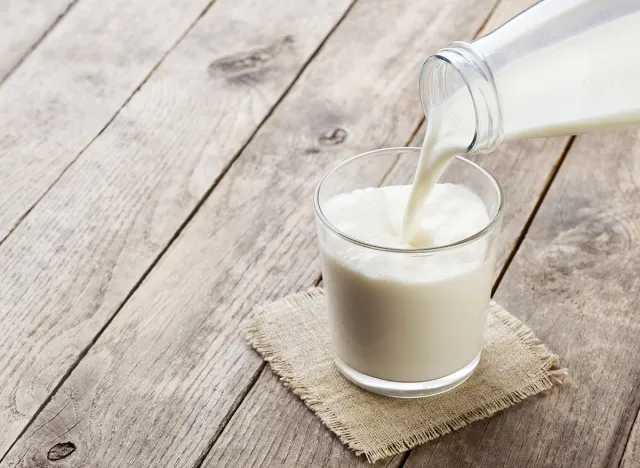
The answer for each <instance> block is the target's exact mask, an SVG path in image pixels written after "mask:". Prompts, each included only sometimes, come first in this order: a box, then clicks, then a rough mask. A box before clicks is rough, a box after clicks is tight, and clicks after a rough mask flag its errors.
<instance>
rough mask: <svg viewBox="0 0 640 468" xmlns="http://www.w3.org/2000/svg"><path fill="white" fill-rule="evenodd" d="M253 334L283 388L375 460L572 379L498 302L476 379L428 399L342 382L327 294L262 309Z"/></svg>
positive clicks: (252, 324) (254, 343) (311, 294)
mask: <svg viewBox="0 0 640 468" xmlns="http://www.w3.org/2000/svg"><path fill="white" fill-rule="evenodd" d="M246 334H247V338H248V340H249V341H250V343H251V345H252V346H253V347H254V348H255V349H256V350H257V351H258V352H259V353H260V354H262V356H263V357H264V359H265V360H267V361H268V362H269V363H270V364H271V367H272V369H273V370H274V371H275V372H276V373H278V374H279V375H280V376H281V377H282V380H283V381H284V384H285V385H286V386H288V387H289V388H291V390H292V391H293V392H294V393H295V394H296V395H298V396H300V397H301V398H302V399H303V400H304V402H305V403H306V404H307V406H308V407H309V408H311V410H313V411H314V412H315V413H316V414H317V415H318V417H319V418H320V419H321V420H322V422H323V423H324V424H325V425H326V426H327V427H328V428H329V429H331V430H332V431H333V432H334V433H335V434H336V435H337V436H338V437H339V438H340V440H341V441H342V442H343V443H345V444H346V445H347V446H348V447H349V448H351V449H353V450H354V451H355V452H356V454H358V455H361V454H364V455H366V457H367V459H368V460H369V461H370V462H374V461H376V460H379V459H380V458H384V457H388V456H391V455H395V454H398V453H401V452H404V451H406V450H408V449H410V448H412V447H414V446H416V445H419V444H423V443H425V442H427V441H428V440H431V439H435V438H437V437H439V436H441V435H444V434H447V433H448V432H451V431H454V430H456V429H460V428H461V427H464V426H466V425H467V424H469V423H471V422H473V421H477V420H479V419H484V418H487V417H489V416H491V415H492V414H494V413H496V412H497V411H500V410H502V409H505V408H507V407H509V406H511V405H513V404H515V403H518V402H520V401H522V400H523V399H525V398H527V397H529V396H531V395H535V394H536V393H539V392H543V391H545V390H549V389H551V387H553V385H554V384H556V383H560V382H561V380H562V378H563V377H564V376H565V375H566V370H564V369H561V370H552V367H553V366H555V365H556V364H557V362H558V357H557V356H555V355H554V354H553V353H551V351H549V349H547V347H546V346H545V345H544V344H542V343H541V342H540V341H539V340H538V339H537V338H536V337H535V336H534V334H533V332H532V331H531V330H529V329H528V328H527V327H526V326H525V325H524V324H523V323H522V322H520V321H519V320H518V319H517V318H515V317H514V316H512V315H511V314H509V313H508V312H507V311H506V310H504V309H503V308H502V307H500V306H499V305H498V304H496V303H494V302H492V303H491V304H490V306H489V318H488V326H487V331H486V334H485V346H484V349H483V352H482V358H481V360H480V364H479V365H478V368H477V369H476V371H475V372H474V374H473V375H472V376H471V377H470V378H469V380H468V381H467V382H465V383H464V384H462V385H461V386H460V387H458V388H456V389H454V390H452V391H450V392H448V393H444V394H441V395H437V396H433V397H429V398H422V399H414V400H400V399H394V398H388V397H384V396H379V395H375V394H373V393H369V392H366V391H364V390H361V389H360V388H358V387H356V386H355V385H353V384H351V383H350V382H349V381H348V380H346V379H345V378H344V377H342V375H341V374H340V373H339V372H338V370H337V369H336V367H335V366H334V364H333V360H332V357H331V345H330V339H329V333H328V323H327V317H326V310H325V297H324V294H323V292H322V289H311V290H308V291H306V292H303V293H299V294H295V295H292V296H289V297H286V298H284V299H281V300H279V301H276V302H273V303H271V304H266V305H263V306H258V307H256V308H255V309H254V314H253V317H252V318H251V320H250V322H249V323H248V325H247V327H246Z"/></svg>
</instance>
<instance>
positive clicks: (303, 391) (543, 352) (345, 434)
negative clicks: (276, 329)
mask: <svg viewBox="0 0 640 468" xmlns="http://www.w3.org/2000/svg"><path fill="white" fill-rule="evenodd" d="M320 297H324V293H323V291H322V289H319V288H310V289H308V290H306V291H303V292H301V293H298V294H293V295H291V296H288V297H286V298H284V299H281V300H279V301H278V302H282V303H283V304H287V305H291V306H296V305H300V303H301V302H302V301H303V300H304V299H316V298H320ZM493 304H494V303H493V302H492V303H491V305H490V311H491V313H492V315H493V317H494V319H495V320H497V321H498V322H499V323H501V324H502V325H504V326H506V327H507V328H509V329H510V330H511V331H513V332H514V333H515V335H516V337H517V339H518V340H519V341H520V342H521V343H522V344H523V345H524V346H525V347H526V348H527V349H529V350H530V351H531V352H532V353H533V354H534V356H535V357H536V358H537V359H538V360H539V361H540V366H541V369H540V370H541V371H542V375H541V377H540V379H539V380H538V381H536V382H533V383H531V384H529V385H527V386H525V387H524V388H521V389H519V390H516V391H513V392H510V393H507V394H505V395H503V396H502V397H500V398H499V399H496V400H493V401H488V402H487V403H485V404H484V405H483V406H482V407H480V408H476V409H474V410H472V411H468V412H466V413H463V414H461V415H459V416H458V417H456V418H454V419H452V420H451V421H447V422H445V423H442V424H439V425H437V426H434V427H432V428H429V430H423V431H421V432H419V433H418V434H412V435H409V436H407V437H406V438H405V439H403V440H402V441H401V442H396V443H393V444H389V445H387V446H384V447H380V448H378V449H375V450H362V449H361V448H360V447H358V441H357V440H356V438H355V437H354V436H353V434H352V433H351V431H350V429H349V428H348V427H346V426H345V425H344V424H343V423H342V422H341V421H340V420H339V418H338V415H337V414H336V413H335V412H334V411H333V409H332V408H331V407H330V406H328V405H326V404H324V403H323V402H322V401H319V400H317V399H314V397H313V395H312V392H311V391H310V390H309V388H308V387H307V386H306V384H305V382H304V381H302V380H301V379H299V378H297V377H296V376H295V375H294V372H293V369H292V367H291V365H290V364H289V363H288V362H287V361H286V360H285V359H282V358H280V357H279V356H278V355H277V350H276V349H275V348H274V347H273V345H272V344H271V343H270V342H269V340H268V337H267V336H265V334H264V333H263V332H262V330H261V329H260V326H259V323H260V320H261V319H265V318H268V317H267V315H266V312H267V311H266V309H265V308H263V307H261V306H257V307H255V308H254V309H253V316H252V317H251V318H250V319H249V321H248V322H247V323H246V324H245V326H244V332H245V338H246V339H247V341H248V342H249V343H250V344H251V346H252V347H253V348H254V349H255V350H256V351H258V353H260V354H261V355H262V357H263V358H264V360H265V361H267V362H268V363H269V365H270V366H271V368H272V369H273V371H274V372H275V373H276V374H277V375H278V376H279V377H280V380H281V381H282V382H283V384H284V385H285V387H287V388H289V389H291V391H292V392H293V393H294V394H295V395H297V396H299V397H300V398H301V399H302V400H303V401H304V402H305V404H306V405H307V406H308V407H309V408H310V409H311V410H312V411H313V412H314V413H315V414H316V416H318V417H319V418H320V420H321V421H322V423H323V424H324V425H325V426H327V427H328V428H329V429H330V430H331V431H333V432H334V433H335V434H336V435H337V436H338V438H339V439H340V441H342V443H344V444H345V445H347V447H349V448H350V449H351V450H353V451H354V452H355V453H356V455H365V456H366V457H367V461H368V462H369V463H375V462H376V461H378V460H380V459H382V458H386V457H391V456H394V455H397V454H399V453H403V452H405V451H407V450H410V449H412V448H414V447H416V446H418V445H421V444H424V443H426V442H428V441H430V440H433V439H436V438H438V437H441V436H443V435H445V434H448V433H450V432H452V431H456V430H458V429H461V428H463V427H465V426H467V425H468V424H471V423H472V422H475V421H479V420H481V419H486V418H488V417H490V416H492V415H493V414H495V413H497V412H498V411H502V410H504V409H506V408H509V407H510V406H513V405H515V404H517V403H520V402H521V401H523V400H524V399H526V398H528V397H530V396H533V395H536V394H538V393H541V392H545V391H549V390H551V388H552V387H553V386H554V385H556V384H561V383H563V382H564V380H565V379H566V377H567V369H554V367H556V366H557V365H558V363H559V357H558V356H557V355H556V354H554V353H552V352H551V351H550V350H549V349H548V348H547V347H546V346H545V344H544V343H542V342H541V341H540V340H539V339H538V338H537V337H536V336H535V334H534V333H533V331H531V330H530V329H529V328H527V327H526V325H524V324H523V323H522V322H521V321H520V320H518V319H517V318H516V317H514V316H513V315H511V314H509V313H508V312H506V311H505V310H504V309H502V308H494V307H493Z"/></svg>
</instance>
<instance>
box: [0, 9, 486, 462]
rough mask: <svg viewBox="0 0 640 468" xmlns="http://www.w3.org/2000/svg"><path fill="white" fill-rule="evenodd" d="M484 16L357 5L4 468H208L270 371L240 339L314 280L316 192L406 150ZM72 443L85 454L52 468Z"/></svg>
mask: <svg viewBox="0 0 640 468" xmlns="http://www.w3.org/2000/svg"><path fill="white" fill-rule="evenodd" d="M487 6H488V3H487V2H484V1H483V2H477V1H471V0H462V1H460V2H456V3H455V4H454V3H452V2H444V1H442V2H420V3H416V2H413V1H410V0H405V1H398V2H385V3H379V2H376V1H374V0H364V1H361V2H358V3H357V4H356V5H355V7H354V8H353V10H352V11H351V12H350V14H349V15H348V16H347V18H346V19H345V21H344V22H343V23H342V24H341V25H340V27H339V28H338V29H337V30H336V32H335V34H334V35H333V36H332V37H331V38H330V39H329V40H328V42H327V43H326V44H325V46H324V47H323V49H322V50H321V52H320V53H319V54H318V56H317V57H316V59H315V60H314V61H313V62H312V64H311V65H310V67H309V68H308V69H307V70H306V71H305V72H304V73H303V74H302V76H301V78H300V80H299V81H298V82H297V83H296V85H295V86H294V87H293V88H292V89H291V91H290V92H289V94H288V96H287V97H286V98H285V99H284V100H283V101H282V103H281V104H280V106H278V108H277V109H276V110H275V112H274V113H273V114H272V116H271V118H270V119H269V120H268V121H267V123H266V124H265V125H264V126H263V127H262V128H261V130H260V131H259V132H258V133H257V134H256V136H255V137H254V139H253V141H252V142H251V143H250V144H249V145H248V146H247V148H246V149H245V150H244V151H243V154H242V155H241V156H240V158H239V159H238V160H237V161H236V163H234V164H233V166H231V168H230V169H229V171H228V173H227V174H226V175H225V176H224V178H222V180H221V181H220V183H219V185H218V187H217V188H216V189H215V190H214V191H213V193H212V194H211V196H210V197H209V198H208V199H207V200H206V202H205V203H204V204H203V205H202V207H201V208H200V210H199V211H198V213H197V215H196V216H195V217H194V219H193V220H192V221H191V223H189V225H188V226H187V227H186V228H185V230H184V231H183V232H182V234H181V235H180V237H179V238H178V239H177V241H176V243H174V245H173V246H172V247H171V248H170V249H169V250H168V252H167V254H166V255H164V256H163V257H162V259H161V260H160V262H159V263H158V265H157V266H156V267H155V268H154V269H153V271H152V272H151V273H150V274H149V275H148V276H147V278H146V279H145V281H144V283H143V284H142V285H141V287H140V288H139V289H138V290H137V291H136V293H135V294H133V296H132V297H131V298H130V299H129V301H128V302H127V303H126V304H125V306H124V307H123V308H122V310H121V311H120V312H119V314H118V315H117V316H116V317H115V319H114V320H113V322H112V323H111V324H110V325H109V327H108V328H107V329H106V331H105V332H104V334H102V336H101V337H100V338H99V339H98V341H97V342H96V344H95V345H94V346H93V347H92V348H91V350H90V351H89V352H88V354H87V355H86V357H85V358H84V359H83V360H82V361H81V362H80V364H79V365H78V367H77V368H76V369H75V370H74V371H73V372H72V373H71V375H70V376H69V378H68V379H67V380H66V382H65V383H64V384H63V385H62V387H61V388H60V389H59V390H58V391H57V392H56V394H55V395H54V396H53V398H52V400H51V402H50V403H49V404H47V405H46V407H45V408H44V410H43V411H42V413H41V414H40V415H39V416H38V418H37V419H36V421H35V422H34V424H33V425H32V426H31V428H30V429H29V430H28V431H27V433H26V434H25V436H24V437H23V438H22V439H21V440H20V441H19V442H18V443H17V444H16V445H15V447H14V448H13V450H12V451H11V453H10V454H9V455H8V456H7V458H6V459H5V461H4V462H3V465H2V466H33V465H38V466H58V467H64V466H68V467H71V466H74V467H75V466H79V465H80V466H98V465H99V466H102V467H105V466H114V467H121V466H131V465H135V466H157V465H158V464H159V463H160V461H162V465H163V466H193V465H194V464H197V463H198V462H199V461H201V457H202V456H204V454H206V452H207V450H208V448H209V444H210V443H211V441H212V440H213V439H214V438H215V437H216V436H217V433H218V432H219V427H220V426H221V424H223V423H224V422H225V420H226V419H227V417H228V416H227V415H228V414H229V412H230V411H231V410H233V409H234V408H235V407H237V405H238V404H239V402H240V400H241V399H242V398H243V397H244V394H245V392H246V389H247V387H248V385H249V384H250V383H251V382H252V381H253V380H254V379H255V378H256V376H257V372H258V371H259V369H260V368H261V360H260V359H259V358H258V357H257V356H256V355H255V354H254V353H253V352H252V351H251V350H250V349H248V348H247V346H246V345H245V343H244V341H243V339H242V337H241V335H240V333H239V325H240V323H241V322H242V321H243V319H244V317H245V316H246V313H247V312H248V310H249V309H250V307H251V306H252V305H253V304H255V303H257V302H262V301H265V300H268V299H273V298H276V297H279V296H282V295H283V294H286V293H289V292H291V291H294V290H297V289H300V288H304V287H306V286H308V285H309V284H310V283H311V281H312V280H313V278H314V277H315V276H316V275H317V272H318V271H319V269H318V264H317V262H316V255H317V251H316V245H315V232H314V224H313V214H312V208H311V193H312V190H313V186H314V183H315V182H316V181H317V179H318V178H319V177H320V175H321V174H322V173H323V172H325V171H326V170H327V168H328V167H329V166H331V165H333V164H335V163H336V162H337V161H341V160H343V159H345V157H346V156H348V155H352V154H355V153H357V152H361V151H363V150H366V149H370V148H375V147H381V146H389V145H397V144H402V143H404V139H405V138H406V135H408V134H410V133H411V131H412V130H413V129H414V128H415V127H416V126H417V124H418V123H419V120H420V116H421V114H422V111H421V109H420V106H419V104H418V96H417V93H416V91H415V80H416V76H417V72H418V70H419V66H420V63H421V61H422V59H423V58H424V57H425V56H426V55H427V54H428V53H429V52H430V51H431V50H428V49H427V47H428V45H429V44H431V43H432V42H433V41H432V39H433V38H436V37H437V38H439V42H442V41H445V40H450V39H453V38H454V37H455V36H459V35H461V34H465V35H469V34H473V32H474V26H475V28H477V27H478V24H477V23H478V21H479V20H478V18H477V12H478V11H479V10H486V9H487ZM214 8H215V7H214ZM436 17H437V18H438V19H437V20H434V21H432V22H428V23H427V24H428V26H427V27H425V21H424V18H436ZM389 18H396V19H397V21H398V24H402V25H403V27H402V28H389ZM474 23H475V24H474ZM302 24H304V23H302ZM372 50H376V53H375V54H373V53H371V51H372ZM373 97H375V99H374V98H373ZM380 175H381V174H380V168H378V167H371V168H370V170H369V171H364V173H363V174H360V176H361V177H362V178H363V180H367V179H370V180H372V181H377V180H379V178H380ZM372 183H374V182H372ZM65 443H73V444H74V446H75V447H76V449H75V450H74V451H73V452H72V454H71V455H70V456H68V457H67V458H64V459H62V460H59V461H56V462H55V465H53V464H52V463H53V462H51V461H49V460H48V459H47V454H48V452H49V451H50V450H52V448H53V447H60V446H59V444H65ZM323 450H324V448H323ZM57 451H58V449H56V453H57ZM318 456H321V455H318Z"/></svg>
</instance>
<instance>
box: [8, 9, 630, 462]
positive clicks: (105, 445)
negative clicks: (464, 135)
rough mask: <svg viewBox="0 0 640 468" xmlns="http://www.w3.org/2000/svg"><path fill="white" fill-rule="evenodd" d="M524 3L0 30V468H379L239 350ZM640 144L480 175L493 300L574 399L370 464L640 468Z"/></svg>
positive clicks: (275, 12)
mask: <svg viewBox="0 0 640 468" xmlns="http://www.w3.org/2000/svg"><path fill="white" fill-rule="evenodd" d="M530 3H531V0H517V1H509V2H507V1H503V2H499V0H455V1H448V0H431V1H418V2H416V1H414V0H411V1H410V0H393V1H388V2H379V1H376V0H330V1H326V0H304V1H299V2H289V1H284V0H268V1H257V0H237V1H236V0H215V1H210V0H174V1H169V0H157V1H155V2H150V0H126V1H125V0H117V1H111V2H103V1H98V0H75V1H74V0H52V1H47V2H44V1H42V0H40V1H35V0H31V1H30V0H11V1H10V2H9V3H8V6H7V5H6V4H3V5H0V39H2V41H0V110H1V112H0V265H2V269H1V270H0V325H1V328H2V333H1V334H0V420H1V421H2V423H1V424H0V460H1V461H0V467H2V468H4V467H14V466H21V467H50V468H54V467H69V468H70V467H78V466H83V467H89V466H90V467H93V466H95V467H123V466H134V467H158V466H176V467H182V466H189V467H200V466H205V467H208V468H213V467H222V466H224V467H239V466H264V467H272V466H292V467H293V466H319V467H325V466H326V467H336V468H338V467H355V466H366V465H367V464H366V462H365V461H364V460H363V459H361V458H358V457H355V456H354V455H353V454H352V453H351V452H349V451H348V450H347V449H345V448H344V446H343V445H342V444H340V443H339V441H338V440H337V439H336V438H335V437H334V436H333V435H332V434H331V433H329V432H328V431H327V430H326V429H325V428H324V427H323V426H322V424H321V423H320V422H319V421H318V420H317V419H316V418H315V417H314V416H313V414H312V413H311V412H310V411H309V410H308V409H307V408H306V407H305V406H304V405H303V404H302V403H301V402H300V401H299V400H298V399H297V398H296V397H294V396H293V395H292V394H290V393H289V392H288V391H287V390H286V389H285V388H284V387H283V386H282V385H281V384H280V383H279V382H278V379H277V378H276V377H275V376H274V375H273V373H272V372H271V371H270V369H269V368H268V366H265V365H264V364H263V362H262V361H261V359H260V358H259V357H258V356H257V355H256V353H254V352H253V351H252V350H250V349H249V348H248V347H247V346H246V345H245V344H244V342H243V340H242V337H241V336H240V334H239V330H238V328H239V325H240V323H241V322H242V321H243V320H244V318H245V317H246V315H247V313H248V311H249V310H250V308H251V306H252V305H253V304H255V303H257V302H261V301H265V300H270V299H274V298H277V297H280V296H282V295H285V294H287V293H290V292H294V291H298V290H300V289H303V288H306V287H308V286H310V285H312V284H314V283H315V282H317V281H318V279H319V267H318V262H317V252H316V246H315V238H314V235H315V233H314V225H313V216H312V209H311V202H310V200H311V193H312V190H313V187H314V184H315V183H316V181H317V180H318V178H319V177H320V176H321V175H322V173H324V172H325V171H326V170H327V168H329V167H331V166H333V165H334V164H336V163H337V162H339V161H342V160H344V159H345V158H346V157H348V156H350V155H353V154H356V153H359V152H362V151H365V150H369V149H374V148H378V147H385V146H401V145H405V144H408V143H410V144H414V145H416V144H419V140H420V136H421V132H422V130H421V127H420V124H421V120H422V118H421V116H422V113H421V109H420V105H419V102H418V96H417V86H416V83H417V74H418V70H419V66H420V64H421V62H422V60H423V59H424V58H425V57H426V56H427V55H428V54H429V53H430V52H433V51H434V50H435V49H437V48H438V47H440V46H442V45H445V44H446V43H448V42H450V41H452V40H455V39H470V38H472V37H473V36H474V35H475V34H478V33H480V34H482V33H484V32H486V31H489V30H491V29H492V28H493V27H495V26H498V25H499V24H501V23H502V22H503V21H504V20H506V19H507V18H509V17H511V16H512V15H513V14H515V13H517V12H518V11H520V10H521V9H523V8H525V7H526V6H528V5H529V4H530ZM639 136H640V133H638V132H637V131H626V132H609V133H602V134H594V135H588V136H580V137H578V138H576V139H575V140H574V139H570V138H555V139H541V140H531V141H524V142H518V143H514V144H509V145H504V146H503V147H501V148H500V149H499V150H498V151H497V152H496V153H494V154H492V155H484V156H479V157H477V158H476V160H477V161H479V162H480V163H481V164H482V165H483V166H485V167H486V168H488V169H489V170H490V171H491V172H493V173H494V174H495V175H496V177H497V178H498V179H499V180H500V182H501V183H502V185H503V188H504V189H505V192H506V194H507V210H506V216H505V222H504V235H503V238H502V240H503V247H502V251H501V254H500V259H499V265H500V269H499V271H498V273H497V278H496V287H497V292H496V297H497V299H498V300H499V301H500V302H502V303H503V304H504V305H505V306H507V308H509V309H510V310H511V311H512V312H513V313H514V314H516V315H518V316H519V317H521V318H522V319H523V320H524V321H525V322H526V323H527V324H528V325H530V326H531V327H532V328H533V329H534V330H535V331H536V333H537V334H538V336H540V337H541V338H542V339H543V340H544V341H545V342H547V343H548V344H549V346H550V347H551V348H552V349H554V351H556V352H558V353H559V354H560V355H561V356H562V359H563V364H564V365H566V366H567V367H569V369H570V371H571V383H570V384H569V385H567V386H565V387H564V388H562V389H560V390H557V391H554V392H552V393H551V394H550V395H547V396H542V397H536V398H532V399H529V400H527V401H526V402H524V403H523V404H521V405H518V406H517V407H515V408H512V409H510V410H508V411H505V412H503V413H501V414H499V415H497V416H496V417H494V418H491V419H489V420H485V421H480V422H478V423H475V424H473V425H471V426H469V427H468V428H466V429H464V430H461V431H458V432H456V433H454V434H451V435H449V436H446V437H443V438H441V439H439V440H437V441H434V442H432V443H430V444H426V445H424V446H422V447H420V448H416V449H414V450H412V451H411V452H410V453H408V454H406V455H404V456H397V457H394V458H391V459H389V460H384V461H381V462H379V463H378V464H376V466H380V467H389V468H392V467H393V468H396V467H402V466H405V467H418V466H434V467H445V466H451V467H471V466H475V467H478V466H509V467H510V466H531V467H539V466H549V467H556V466H565V467H568V466H571V467H573V466H575V467H585V466H601V467H608V466H618V465H621V466H624V467H625V468H630V467H635V466H639V465H640V455H639V454H640V448H639V447H640V417H638V411H639V409H640V394H639V393H638V392H637V391H636V388H637V387H638V381H639V380H640V371H639V370H638V367H637V364H636V363H637V362H638V357H640V344H639V342H638V340H637V339H636V337H637V336H638V332H639V331H640V330H639V327H640V325H638V324H637V322H636V320H635V317H634V315H635V310H636V309H637V307H638V305H639V302H640V301H639V299H638V298H639V297H640V280H638V278H637V266H636V262H635V258H636V257H637V255H638V254H640V252H638V247H637V246H636V245H637V244H638V243H637V242H636V241H637V237H638V232H640V226H639V225H638V222H637V221H636V220H637V219H638V217H639V215H640V211H639V210H640V208H638V206H640V203H639V201H640V188H639V187H640V162H639V161H640V143H637V142H638V137H639ZM410 176H411V173H410V170H409V168H406V167H398V166H394V167H372V168H370V170H368V171H367V172H366V173H363V174H360V175H359V177H362V179H363V180H364V181H368V182H369V183H370V184H372V185H375V184H378V183H380V182H381V181H382V180H383V179H384V178H385V177H387V178H392V179H394V180H399V181H400V180H401V181H407V180H409V178H410Z"/></svg>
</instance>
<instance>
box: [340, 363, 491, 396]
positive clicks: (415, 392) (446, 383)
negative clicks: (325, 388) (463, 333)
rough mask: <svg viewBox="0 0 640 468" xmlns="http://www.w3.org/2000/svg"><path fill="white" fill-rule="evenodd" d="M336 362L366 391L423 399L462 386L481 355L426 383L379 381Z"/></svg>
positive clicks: (344, 373)
mask: <svg viewBox="0 0 640 468" xmlns="http://www.w3.org/2000/svg"><path fill="white" fill-rule="evenodd" d="M334 360H335V363H336V366H337V367H338V370H339V371H340V372H341V373H342V375H344V376H345V377H346V378H347V379H349V380H350V381H351V382H353V383H354V384H356V385H357V386H359V387H361V388H364V389H365V390H369V391H370V392H373V393H378V394H380V395H386V396H389V397H393V398H422V397H427V396H433V395H438V394H439V393H444V392H448V391H449V390H453V389H454V388H456V387H457V386H458V385H460V384H462V383H463V382H464V381H465V380H467V379H468V378H469V377H470V376H471V374H473V371H474V370H475V369H476V367H478V363H479V362H480V353H478V355H477V356H476V357H475V358H473V360H472V361H471V362H470V363H469V364H467V365H466V366H464V367H463V368H462V369H460V370H459V371H456V372H454V373H453V374H449V375H447V376H444V377H441V378H439V379H435V380H427V381H425V382H392V381H390V380H382V379H377V378H375V377H371V376H370V375H366V374H363V373H362V372H358V371H357V370H355V369H354V368H353V367H351V366H349V365H347V364H345V363H344V362H343V361H341V360H340V359H338V358H337V357H335V356H334Z"/></svg>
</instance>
